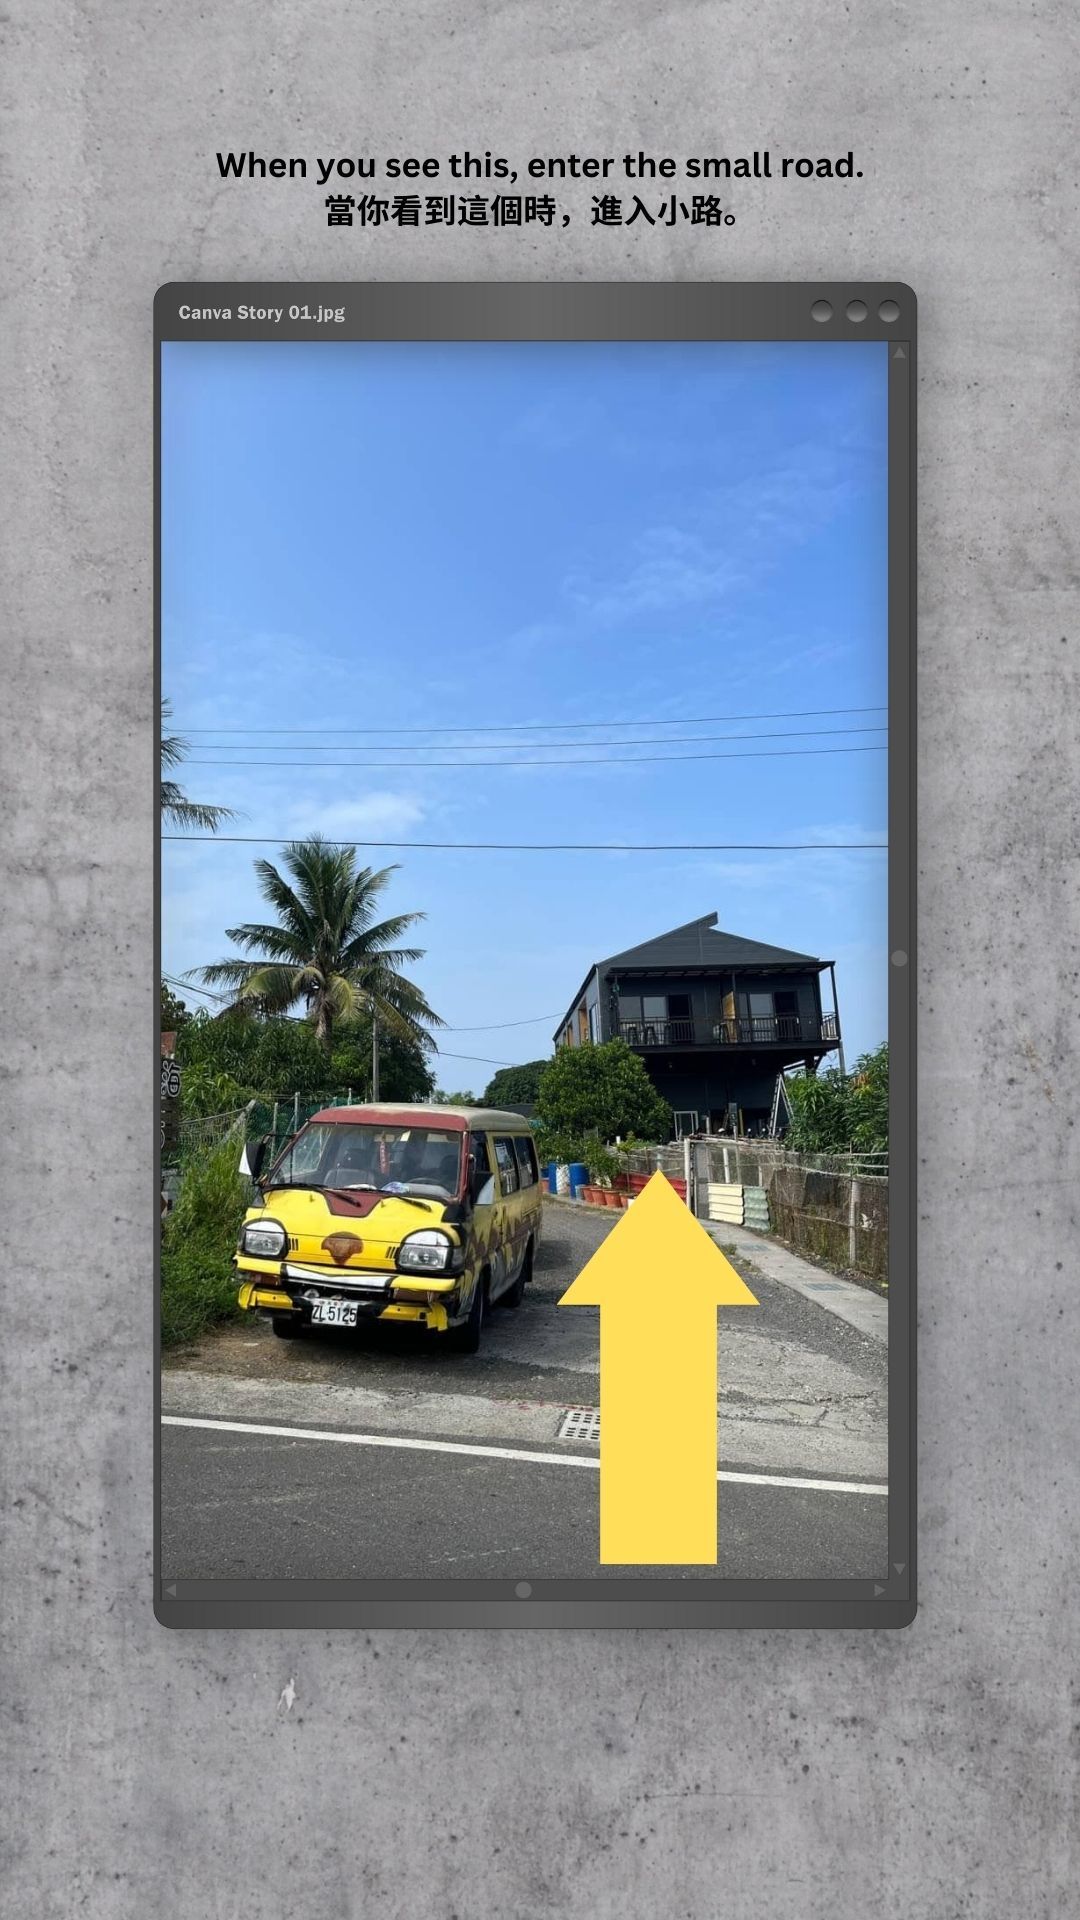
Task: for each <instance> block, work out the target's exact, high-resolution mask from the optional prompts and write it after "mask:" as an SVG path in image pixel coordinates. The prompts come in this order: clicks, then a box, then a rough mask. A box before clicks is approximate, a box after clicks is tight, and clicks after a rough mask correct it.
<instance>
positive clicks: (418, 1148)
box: [269, 1120, 464, 1200]
mask: <svg viewBox="0 0 1080 1920" xmlns="http://www.w3.org/2000/svg"><path fill="white" fill-rule="evenodd" d="M463 1137H464V1136H463V1135H462V1134H460V1133H451V1132H449V1131H447V1130H446V1129H444V1128H442V1127H438V1126H382V1125H379V1124H366V1125H364V1124H361V1123H359V1122H357V1123H352V1122H340V1121H330V1120H316V1121H311V1122H309V1124H308V1125H307V1126H306V1127H301V1129H300V1132H299V1133H298V1134H297V1136H296V1139H295V1140H294V1141H293V1143H292V1145H291V1146H290V1147H287V1148H286V1150H285V1152H284V1153H283V1154H282V1155H281V1157H280V1159H279V1160H278V1161H277V1162H276V1163H275V1166H274V1170H273V1172H272V1174H271V1175H270V1180H269V1185H270V1186H271V1187H321V1188H334V1189H336V1190H337V1191H338V1192H348V1191H350V1190H352V1191H356V1192H364V1191H366V1192H368V1193H412V1194H416V1195H417V1197H418V1198H421V1199H424V1198H426V1199H434V1200H454V1199H456V1198H457V1197H458V1196H459V1194H460V1192H461V1166H462V1142H463Z"/></svg>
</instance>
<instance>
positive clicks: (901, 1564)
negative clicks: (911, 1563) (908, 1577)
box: [893, 1560, 907, 1573]
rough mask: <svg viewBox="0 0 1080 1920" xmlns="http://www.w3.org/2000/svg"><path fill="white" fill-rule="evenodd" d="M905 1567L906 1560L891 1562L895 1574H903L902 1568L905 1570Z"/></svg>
mask: <svg viewBox="0 0 1080 1920" xmlns="http://www.w3.org/2000/svg"><path fill="white" fill-rule="evenodd" d="M906 1566H907V1561H906V1560H894V1561H893V1567H894V1569H895V1571H896V1572H897V1573H903V1571H904V1568H905V1567H906Z"/></svg>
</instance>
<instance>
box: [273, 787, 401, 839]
mask: <svg viewBox="0 0 1080 1920" xmlns="http://www.w3.org/2000/svg"><path fill="white" fill-rule="evenodd" d="M424 812H425V809H424V807H423V805H422V803H421V801H420V800H419V799H418V798H417V796H416V795H415V794H412V793H393V792H389V791H386V792H375V793H366V794H364V795H362V796H361V797H360V798H359V799H356V800H332V801H330V802H329V804H328V805H323V806H320V805H319V804H318V803H317V802H314V801H305V802H302V803H297V802H295V801H294V802H293V803H292V805H291V808H290V814H291V819H292V823H293V826H292V830H293V832H295V833H296V834H298V835H301V834H312V833H322V834H325V835H326V837H327V838H328V839H337V840H340V839H347V838H348V836H349V835H350V834H353V833H355V834H357V835H358V836H361V837H362V836H364V835H366V834H374V835H376V836H377V835H380V834H393V833H403V832H404V831H405V829H406V828H407V827H415V826H416V825H417V824H418V822H419V821H421V820H422V819H423V818H424Z"/></svg>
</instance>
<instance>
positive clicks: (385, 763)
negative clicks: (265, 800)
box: [185, 741, 887, 773]
mask: <svg viewBox="0 0 1080 1920" xmlns="http://www.w3.org/2000/svg"><path fill="white" fill-rule="evenodd" d="M886 751H887V748H886V745H885V742H884V741H881V742H880V743H879V744H878V745H877V746H875V747H788V748H784V749H779V748H772V747H767V748H755V749H754V751H753V753H640V754H635V756H634V758H633V759H632V760H599V759H588V760H469V761H464V762H463V761H461V760H188V761H187V762H186V763H185V764H186V765H187V766H189V767H309V768H311V767H315V768H317V767H328V768H332V767H351V768H352V769H353V771H354V772H357V773H367V772H369V771H372V772H373V771H375V769H377V768H383V769H389V770H390V771H392V772H395V773H425V772H426V771H427V769H428V768H429V767H453V768H454V770H455V772H457V773H471V772H472V771H473V770H474V769H477V770H479V769H480V768H481V767H502V768H503V769H504V771H505V770H510V771H513V769H514V768H516V767H645V766H649V765H652V764H655V763H656V762H658V761H663V762H666V764H667V765H668V766H685V765H687V764H688V763H689V762H690V761H694V760H802V759H806V758H807V757H811V758H813V757H817V756H820V755H821V754H826V753H885V752H886Z"/></svg>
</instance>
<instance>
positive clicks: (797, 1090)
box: [787, 1042, 889, 1153]
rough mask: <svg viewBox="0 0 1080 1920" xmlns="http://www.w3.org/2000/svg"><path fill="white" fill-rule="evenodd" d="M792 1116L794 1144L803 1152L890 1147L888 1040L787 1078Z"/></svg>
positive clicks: (791, 1139)
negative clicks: (843, 1066)
mask: <svg viewBox="0 0 1080 1920" xmlns="http://www.w3.org/2000/svg"><path fill="white" fill-rule="evenodd" d="M787 1092H788V1098H789V1100H790V1101H791V1107H792V1120H791V1125H790V1127H789V1128H788V1131H787V1141H788V1145H789V1146H792V1147H794V1148H795V1149H796V1150H797V1151H798V1152H800V1153H851V1152H852V1151H853V1150H855V1151H859V1152H862V1153H878V1152H884V1151H885V1150H886V1149H887V1147H888V1144H889V1048H888V1043H887V1042H884V1043H883V1044H882V1045H881V1046H880V1047H877V1048H875V1049H874V1051H873V1052H872V1053H864V1054H862V1055H860V1057H859V1059H858V1060H856V1062H855V1065H854V1068H853V1070H852V1072H851V1073H850V1074H847V1075H844V1074H842V1073H840V1072H839V1070H838V1069H837V1068H836V1067H830V1068H829V1069H828V1071H827V1072H826V1073H818V1074H805V1075H800V1076H799V1077H798V1078H796V1079H791V1080H789V1081H788V1083H787Z"/></svg>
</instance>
